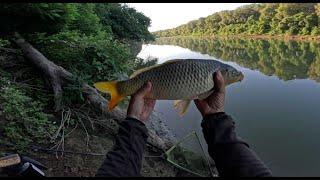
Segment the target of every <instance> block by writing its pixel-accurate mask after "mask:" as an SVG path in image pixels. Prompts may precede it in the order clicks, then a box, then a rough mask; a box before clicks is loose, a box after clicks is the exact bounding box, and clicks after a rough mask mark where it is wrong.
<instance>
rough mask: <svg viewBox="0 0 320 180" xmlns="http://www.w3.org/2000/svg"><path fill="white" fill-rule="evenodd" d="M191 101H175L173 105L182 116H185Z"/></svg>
mask: <svg viewBox="0 0 320 180" xmlns="http://www.w3.org/2000/svg"><path fill="white" fill-rule="evenodd" d="M190 102H191V100H175V101H174V103H173V106H174V108H175V109H176V110H177V111H178V113H179V115H180V116H183V115H184V114H185V113H186V112H187V109H188V107H189V105H190Z"/></svg>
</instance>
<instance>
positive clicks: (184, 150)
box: [165, 131, 215, 177]
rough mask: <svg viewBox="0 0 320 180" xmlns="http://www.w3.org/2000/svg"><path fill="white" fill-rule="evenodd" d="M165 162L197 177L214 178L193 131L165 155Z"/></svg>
mask: <svg viewBox="0 0 320 180" xmlns="http://www.w3.org/2000/svg"><path fill="white" fill-rule="evenodd" d="M165 155H166V160H167V161H168V162H170V163H172V164H173V165H174V166H176V167H178V168H180V169H183V170H185V171H187V172H189V173H192V174H194V175H198V176H204V177H210V176H215V175H214V173H213V171H212V169H211V166H210V162H209V160H208V158H207V156H206V155H205V153H204V150H203V147H202V145H201V143H200V140H199V137H198V135H197V134H196V132H195V131H193V132H191V133H190V134H189V135H187V136H186V137H184V138H183V139H182V140H180V141H179V142H178V143H177V144H176V145H174V146H173V147H171V148H170V149H169V150H168V151H167V152H166V153H165Z"/></svg>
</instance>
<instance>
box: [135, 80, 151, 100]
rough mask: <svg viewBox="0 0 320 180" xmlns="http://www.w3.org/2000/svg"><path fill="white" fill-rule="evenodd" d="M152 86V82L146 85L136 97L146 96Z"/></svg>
mask: <svg viewBox="0 0 320 180" xmlns="http://www.w3.org/2000/svg"><path fill="white" fill-rule="evenodd" d="M151 87H152V84H151V82H147V83H145V84H144V85H143V86H142V87H141V88H140V89H139V90H138V91H137V92H136V96H138V97H144V96H145V95H146V94H148V93H149V92H150V91H151Z"/></svg>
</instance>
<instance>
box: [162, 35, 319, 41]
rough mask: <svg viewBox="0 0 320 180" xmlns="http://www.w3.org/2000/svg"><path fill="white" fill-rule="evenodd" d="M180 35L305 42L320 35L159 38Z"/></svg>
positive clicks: (317, 38)
mask: <svg viewBox="0 0 320 180" xmlns="http://www.w3.org/2000/svg"><path fill="white" fill-rule="evenodd" d="M180 37H193V38H194V37H201V38H222V39H223V38H238V39H262V40H283V41H304V42H313V41H315V42H318V41H320V36H311V35H303V36H301V35H225V36H222V35H211V36H210V35H197V36H192V35H190V36H170V37H157V38H180Z"/></svg>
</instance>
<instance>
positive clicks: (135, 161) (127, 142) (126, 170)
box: [96, 118, 148, 176]
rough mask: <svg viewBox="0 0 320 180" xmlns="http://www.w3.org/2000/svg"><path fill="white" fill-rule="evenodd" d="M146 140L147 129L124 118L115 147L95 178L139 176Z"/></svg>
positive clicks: (132, 120) (135, 120)
mask: <svg viewBox="0 0 320 180" xmlns="http://www.w3.org/2000/svg"><path fill="white" fill-rule="evenodd" d="M147 138H148V133H147V129H146V127H145V125H144V124H143V123H142V122H140V121H139V120H137V119H133V118H126V120H124V121H123V122H121V123H120V126H119V132H118V135H117V136H116V139H115V145H114V147H113V149H112V150H111V151H109V152H108V153H107V155H106V159H105V161H104V162H103V164H102V165H101V167H100V168H99V170H98V172H97V174H96V176H140V169H141V162H142V154H143V152H144V150H145V146H146V142H147Z"/></svg>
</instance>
